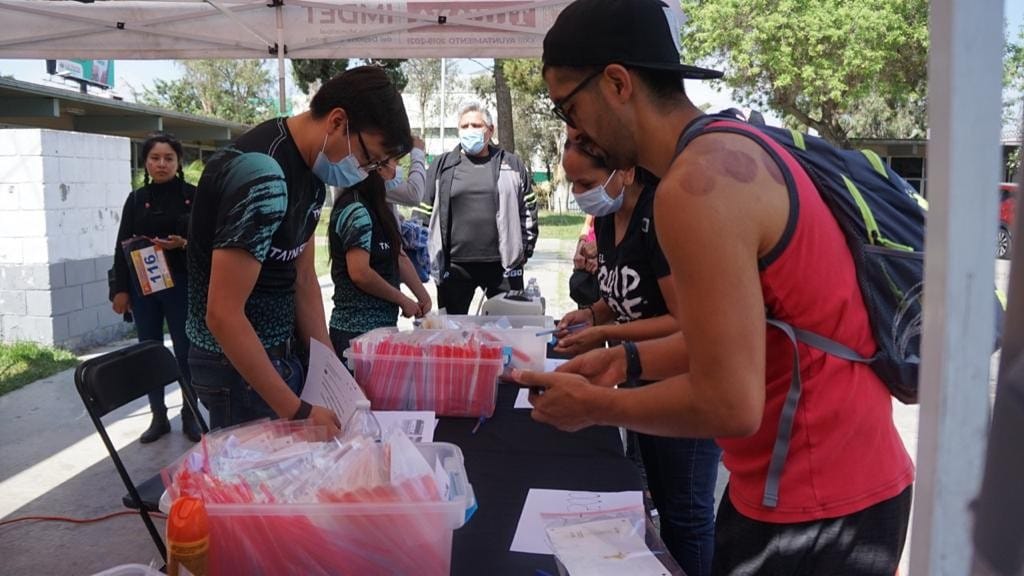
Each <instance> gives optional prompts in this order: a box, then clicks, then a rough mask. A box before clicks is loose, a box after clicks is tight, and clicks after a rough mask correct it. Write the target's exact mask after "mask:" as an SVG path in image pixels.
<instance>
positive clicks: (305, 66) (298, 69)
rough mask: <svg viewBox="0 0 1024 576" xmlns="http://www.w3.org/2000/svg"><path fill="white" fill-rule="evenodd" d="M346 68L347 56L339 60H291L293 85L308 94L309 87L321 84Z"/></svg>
mask: <svg viewBox="0 0 1024 576" xmlns="http://www.w3.org/2000/svg"><path fill="white" fill-rule="evenodd" d="M347 69H348V58H342V59H340V60H320V59H312V60H307V59H302V58H296V59H293V60H292V78H294V79H295V86H296V87H297V88H298V89H299V90H301V91H302V93H303V94H306V95H308V94H309V89H310V87H312V86H314V85H317V82H319V83H320V84H323V83H324V82H326V81H327V80H330V79H331V78H334V77H335V76H337V75H338V74H341V73H342V72H344V71H345V70H347Z"/></svg>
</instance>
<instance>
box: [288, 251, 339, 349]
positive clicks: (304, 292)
mask: <svg viewBox="0 0 1024 576" xmlns="http://www.w3.org/2000/svg"><path fill="white" fill-rule="evenodd" d="M300 258H301V257H300ZM295 328H296V332H297V333H298V335H299V338H301V340H302V344H303V345H306V344H307V343H308V342H309V340H310V338H313V339H316V340H319V341H320V342H321V343H323V344H324V345H325V346H327V347H328V348H332V347H333V346H332V344H331V337H330V334H328V332H327V318H326V316H325V315H324V298H323V294H322V293H321V292H320V281H319V280H318V279H317V277H316V270H315V269H314V268H313V267H311V266H307V267H300V268H299V270H297V274H296V277H295Z"/></svg>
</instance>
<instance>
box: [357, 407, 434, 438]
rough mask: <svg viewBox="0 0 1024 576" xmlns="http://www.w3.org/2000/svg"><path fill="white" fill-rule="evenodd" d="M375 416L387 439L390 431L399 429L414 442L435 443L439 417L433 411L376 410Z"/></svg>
mask: <svg viewBox="0 0 1024 576" xmlns="http://www.w3.org/2000/svg"><path fill="white" fill-rule="evenodd" d="M373 415H374V416H376V417H377V422H378V423H379V424H380V431H381V433H382V434H383V435H384V436H385V437H386V436H387V434H388V430H391V429H393V428H398V429H399V430H401V431H402V432H405V435H406V436H408V437H409V439H410V440H412V441H413V442H433V441H434V427H435V426H436V424H437V417H436V416H435V415H434V411H433V410H426V411H420V412H411V411H410V412H403V411H388V410H374V411H373Z"/></svg>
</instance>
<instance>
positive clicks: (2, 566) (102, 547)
mask: <svg viewBox="0 0 1024 576" xmlns="http://www.w3.org/2000/svg"><path fill="white" fill-rule="evenodd" d="M572 248H573V243H572V242H571V241H562V242H559V241H541V242H540V245H539V246H538V250H537V253H536V255H535V257H534V259H533V260H532V261H531V262H530V265H529V267H528V269H527V272H526V276H527V278H529V277H531V276H532V277H536V278H537V281H538V283H539V285H540V287H541V292H542V293H543V294H544V296H545V297H546V299H547V301H548V302H549V309H548V312H549V314H552V315H555V316H558V315H560V314H561V313H563V312H566V311H568V310H570V309H571V308H572V307H573V305H572V303H571V301H570V300H569V297H568V287H567V285H568V277H569V269H568V267H569V264H568V256H569V255H570V254H571V251H572ZM1006 269H1007V266H1006V265H1005V263H1002V264H1001V265H1000V270H999V273H998V274H997V282H1001V283H1002V285H1003V286H1004V287H1005V282H1006V272H1007V270H1006ZM1000 279H1001V280H1000ZM430 289H431V290H433V288H432V287H430ZM325 293H326V296H327V298H326V300H327V301H328V302H329V297H330V286H329V285H325ZM474 306H475V304H474ZM404 323H405V322H403V324H404ZM99 352H102V351H97V352H96V353H99ZM167 403H168V406H170V410H171V414H172V415H174V416H175V418H174V420H173V421H172V427H173V429H174V432H173V433H172V434H170V435H168V436H165V437H164V438H162V439H161V440H159V441H157V442H155V443H153V444H149V445H146V446H142V445H140V444H139V443H138V436H139V434H140V433H141V432H142V431H143V430H144V429H145V428H146V427H147V426H148V424H149V407H148V404H147V403H146V401H145V400H144V399H143V400H140V401H137V402H134V403H132V404H130V405H128V406H125V407H124V408H122V409H121V410H118V411H117V412H115V413H114V414H111V415H110V416H108V417H107V419H106V423H107V427H108V430H109V431H110V433H111V436H112V439H113V441H114V443H115V444H116V445H117V446H118V447H119V449H120V450H121V454H122V456H123V458H124V459H125V462H126V466H127V467H128V469H129V471H130V472H131V473H132V475H133V477H135V478H137V479H144V478H146V477H148V476H149V475H151V474H154V473H156V472H157V471H158V470H159V469H160V468H161V467H162V466H163V465H164V464H166V463H168V462H170V461H171V460H173V459H174V458H175V457H176V456H177V455H179V454H180V453H181V452H183V451H184V450H185V449H186V448H187V447H188V446H189V444H188V442H187V440H186V439H185V438H184V436H183V435H182V434H181V432H180V428H181V427H180V420H179V418H177V412H178V410H179V407H180V405H181V398H180V395H179V393H178V391H177V388H176V387H175V388H174V389H173V390H171V389H169V391H168V394H167ZM895 406H896V408H895V420H896V424H897V427H898V428H899V430H900V434H901V435H902V437H903V440H904V442H905V443H906V445H907V449H908V450H909V451H910V453H911V454H915V453H916V449H917V408H916V407H908V406H903V405H901V404H899V403H895ZM0 439H2V440H0V519H10V518H14V517H18V516H23V515H61V516H73V517H91V516H97V515H101V514H105V513H108V512H113V511H118V510H121V507H120V498H121V496H122V494H123V492H124V488H123V486H122V485H121V482H120V479H119V478H118V476H117V474H116V472H115V471H114V468H113V466H112V464H111V463H110V461H109V459H108V458H107V455H106V451H105V450H104V448H103V445H102V444H101V443H100V440H99V438H98V436H97V435H96V434H95V430H94V428H93V426H92V423H91V422H90V420H89V418H88V416H87V415H86V413H85V410H84V409H83V408H82V404H81V401H80V400H79V398H78V395H77V393H76V392H75V388H74V382H73V371H71V370H68V371H65V372H61V373H60V374H57V375H55V376H52V377H50V378H47V379H44V380H40V381H38V382H36V383H34V384H31V385H29V386H26V387H25V388H22V389H21V390H17V391H15V392H12V393H10V394H7V395H5V396H2V397H0ZM723 472H724V471H723ZM725 481H726V478H725V474H724V473H723V474H721V475H720V481H719V491H720V490H721V487H722V486H724V484H725ZM157 524H158V525H159V524H160V523H159V522H158V523H157ZM157 556H158V555H157V551H156V548H155V547H154V546H153V544H152V542H151V541H150V540H149V537H148V535H147V533H146V531H145V529H144V527H143V525H142V523H141V521H140V520H139V519H138V517H136V516H125V517H120V518H116V519H113V520H109V521H106V522H102V523H98V524H90V525H73V524H65V523H52V522H24V523H18V524H14V525H9V526H5V527H0V559H2V560H0V575H7V574H10V575H19V576H21V575H36V574H40V575H55V576H57V575H62V574H68V575H81V574H94V573H96V572H100V571H102V570H104V569H107V568H110V567H113V566H117V565H120V564H125V563H143V564H145V563H149V562H150V561H153V560H155V559H156V558H157ZM903 573H906V569H905V567H904V570H903Z"/></svg>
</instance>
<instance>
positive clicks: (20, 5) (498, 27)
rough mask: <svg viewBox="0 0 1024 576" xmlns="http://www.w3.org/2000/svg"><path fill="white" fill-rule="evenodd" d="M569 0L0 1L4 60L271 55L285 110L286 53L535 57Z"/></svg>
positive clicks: (314, 55)
mask: <svg viewBox="0 0 1024 576" xmlns="http://www.w3.org/2000/svg"><path fill="white" fill-rule="evenodd" d="M91 1H92V0H89V2H91ZM569 1H570V0H471V1H459V0H456V1H444V2H429V1H427V2H415V1H414V2H392V1H382V2H376V3H370V2H362V3H352V2H337V1H330V0H326V1H316V0H294V1H292V0H288V2H287V3H285V2H284V0H269V2H268V1H267V0H103V1H100V2H95V3H88V4H84V3H81V2H76V1H70V0H56V1H50V0H0V19H2V20H0V21H2V22H3V24H2V26H3V30H4V34H3V36H2V37H0V38H2V39H0V57H2V58H53V59H56V58H69V57H74V58H86V57H87V58H98V59H102V58H122V59H166V58H173V59H190V58H211V57H214V58H271V57H273V58H276V59H277V62H278V84H279V92H280V93H279V98H280V100H281V109H282V110H284V109H285V105H284V103H285V90H284V76H285V67H284V59H285V58H286V57H287V58H350V57H354V58H361V57H370V56H372V57H374V58H436V57H445V58H462V57H464V58H491V57H495V56H497V57H510V58H528V57H537V56H539V55H540V53H541V46H542V43H543V40H544V33H545V32H546V31H547V29H548V28H549V27H550V26H551V24H552V23H553V22H554V21H555V18H556V17H557V16H558V13H559V12H560V11H561V10H562V8H564V7H565V6H566V5H567V4H568V3H569Z"/></svg>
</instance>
